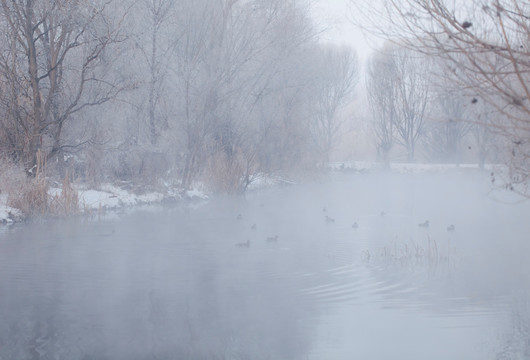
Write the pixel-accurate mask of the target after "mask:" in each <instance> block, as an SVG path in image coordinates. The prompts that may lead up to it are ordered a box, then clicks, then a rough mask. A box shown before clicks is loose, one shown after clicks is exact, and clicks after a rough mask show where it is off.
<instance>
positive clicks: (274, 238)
mask: <svg viewBox="0 0 530 360" xmlns="http://www.w3.org/2000/svg"><path fill="white" fill-rule="evenodd" d="M260 207H263V204H260ZM236 219H237V220H241V219H243V215H241V214H238V215H237V216H236ZM250 229H251V230H252V231H256V230H257V229H258V225H257V224H255V223H254V224H252V225H251V226H250ZM279 237H280V236H279V235H274V236H268V237H267V238H265V241H267V242H270V243H273V242H278V238H279ZM235 245H236V246H237V247H244V248H248V247H250V239H247V241H245V242H241V243H237V244H235Z"/></svg>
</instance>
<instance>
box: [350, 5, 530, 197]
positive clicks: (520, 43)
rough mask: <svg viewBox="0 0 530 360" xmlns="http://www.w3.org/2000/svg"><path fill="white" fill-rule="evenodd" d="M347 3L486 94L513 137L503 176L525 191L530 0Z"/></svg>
mask: <svg viewBox="0 0 530 360" xmlns="http://www.w3.org/2000/svg"><path fill="white" fill-rule="evenodd" d="M351 3H352V5H353V6H355V7H356V9H357V10H358V11H357V13H358V14H362V15H361V16H363V21H364V23H365V24H366V19H369V23H370V24H369V25H368V26H365V27H367V28H368V30H369V31H371V32H372V33H375V34H378V35H381V36H384V37H386V38H391V39H399V40H398V41H400V43H402V44H405V46H407V47H410V48H413V49H415V50H416V51H421V52H424V53H427V54H430V55H433V56H437V57H440V58H442V59H443V60H444V62H445V63H446V64H448V66H449V70H450V71H451V72H452V73H453V76H452V80H453V82H454V83H455V84H458V85H459V86H460V87H461V88H462V89H465V90H467V91H468V92H469V94H470V95H471V96H472V99H473V100H472V101H473V103H475V104H476V103H478V102H479V101H484V102H487V103H488V104H490V105H491V106H492V107H493V108H494V109H495V110H496V111H497V112H498V114H499V116H497V117H496V119H495V121H493V122H492V124H491V126H492V129H493V130H494V131H496V132H498V133H499V134H501V135H502V136H503V137H504V138H505V139H506V140H507V143H511V144H512V145H511V147H509V148H507V150H508V154H512V155H510V156H507V157H506V161H507V164H508V165H509V167H510V171H511V175H510V179H508V183H509V185H510V187H512V188H515V190H517V185H518V184H520V185H521V193H524V192H525V191H526V190H525V186H526V185H525V184H526V183H527V182H528V181H529V180H530V161H528V160H529V158H530V153H529V151H530V146H528V142H529V141H528V138H529V137H530V135H529V134H530V126H529V125H530V86H529V83H530V63H529V62H528V58H529V57H530V43H529V39H530V26H529V15H528V13H529V8H530V4H529V3H528V1H525V0H509V1H508V0H493V1H489V0H471V1H467V2H465V3H464V2H454V1H444V0H441V1H430V0H388V1H385V2H384V3H383V5H382V7H381V8H378V9H375V8H374V7H373V6H372V5H371V4H368V2H364V3H360V2H354V1H352V2H351ZM356 21H357V22H358V23H360V22H361V20H360V18H358V20H356ZM513 154H516V155H513Z"/></svg>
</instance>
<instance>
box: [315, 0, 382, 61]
mask: <svg viewBox="0 0 530 360" xmlns="http://www.w3.org/2000/svg"><path fill="white" fill-rule="evenodd" d="M349 1H350V0H313V1H312V4H313V6H312V10H313V17H314V18H315V20H316V21H317V23H319V24H320V26H321V27H326V28H328V27H329V29H328V30H327V31H326V32H325V33H324V34H322V39H323V40H327V41H330V42H333V43H335V44H347V45H349V46H351V47H352V48H353V49H355V50H356V51H357V54H358V56H359V61H360V63H361V64H364V61H365V60H366V59H367V57H368V56H369V55H370V53H371V52H372V51H373V49H374V47H377V42H376V41H374V39H372V38H370V39H366V38H365V36H364V34H363V33H362V32H361V30H359V29H357V28H356V27H355V26H354V25H353V24H352V23H351V21H350V20H349V19H348V18H349V17H350V8H349V5H348V3H349Z"/></svg>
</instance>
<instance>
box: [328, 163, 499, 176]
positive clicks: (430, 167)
mask: <svg viewBox="0 0 530 360" xmlns="http://www.w3.org/2000/svg"><path fill="white" fill-rule="evenodd" d="M329 168H330V169H331V170H333V171H345V172H348V171H355V172H366V171H373V170H379V169H382V168H383V164H382V163H379V162H374V161H347V162H335V163H330V164H329ZM499 168H501V166H500V165H495V164H486V165H484V170H486V171H492V170H494V169H495V170H497V169H499ZM455 169H456V170H479V167H478V165H477V164H459V165H455V164H427V163H391V164H390V165H389V170H391V171H394V172H398V173H424V172H431V173H443V172H447V171H451V170H455Z"/></svg>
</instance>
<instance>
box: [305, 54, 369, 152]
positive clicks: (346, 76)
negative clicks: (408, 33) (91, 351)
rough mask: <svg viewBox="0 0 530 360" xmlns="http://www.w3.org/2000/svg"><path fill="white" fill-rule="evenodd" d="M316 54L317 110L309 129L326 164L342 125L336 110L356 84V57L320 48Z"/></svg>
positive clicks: (315, 88) (344, 103) (357, 68)
mask: <svg viewBox="0 0 530 360" xmlns="http://www.w3.org/2000/svg"><path fill="white" fill-rule="evenodd" d="M315 52H316V54H315V56H313V59H315V60H316V68H315V72H316V73H315V76H314V79H315V83H314V87H313V89H314V94H315V95H316V99H315V104H316V109H315V110H316V111H315V112H314V113H313V116H312V117H311V121H310V127H311V134H312V136H313V140H314V141H315V144H316V146H317V148H318V150H319V152H320V155H321V157H322V159H323V160H324V162H327V161H329V156H330V152H331V150H332V148H333V146H334V144H335V142H336V140H337V135H338V133H339V131H340V127H341V125H342V122H343V121H341V119H340V117H339V111H340V110H341V108H342V107H343V106H344V105H346V103H347V100H348V99H349V97H350V96H351V93H352V90H353V88H354V87H355V85H356V83H357V81H358V74H359V67H358V65H357V56H356V54H355V53H354V52H353V51H352V50H351V49H349V48H346V47H343V48H336V47H334V46H320V47H318V48H316V49H315Z"/></svg>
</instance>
